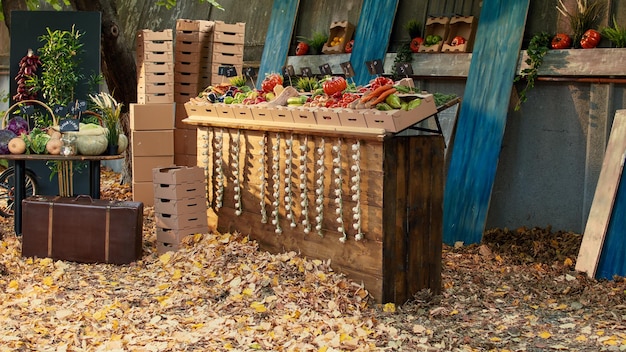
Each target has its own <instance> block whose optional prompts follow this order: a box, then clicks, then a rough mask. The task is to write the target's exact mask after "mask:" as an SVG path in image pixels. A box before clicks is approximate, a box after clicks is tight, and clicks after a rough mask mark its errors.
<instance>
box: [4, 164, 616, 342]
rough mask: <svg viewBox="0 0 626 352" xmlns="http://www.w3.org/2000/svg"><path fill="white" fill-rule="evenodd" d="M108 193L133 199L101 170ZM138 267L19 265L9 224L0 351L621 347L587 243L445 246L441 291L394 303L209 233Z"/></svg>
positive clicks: (286, 256)
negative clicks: (579, 266)
mask: <svg viewBox="0 0 626 352" xmlns="http://www.w3.org/2000/svg"><path fill="white" fill-rule="evenodd" d="M103 175H104V176H105V177H104V183H103V187H102V192H103V198H104V197H107V198H109V197H111V198H113V197H114V198H129V197H130V191H129V190H128V187H127V186H122V185H119V184H117V183H116V182H115V180H116V177H115V176H116V175H115V174H113V173H110V172H104V173H103ZM144 219H145V226H144V257H143V259H142V260H141V261H139V262H136V263H133V264H132V265H122V266H116V265H105V264H97V265H93V264H91V265H89V264H77V263H71V262H64V261H53V260H50V259H45V258H44V259H33V258H22V257H21V255H20V238H17V237H15V236H14V235H13V232H12V225H13V224H12V220H10V219H9V220H1V221H2V223H1V225H0V226H1V229H2V233H3V239H2V241H1V242H0V287H1V288H2V290H0V351H552V350H570V351H620V350H626V323H625V322H624V319H626V303H625V301H624V297H625V295H626V284H625V282H624V280H622V279H620V278H618V279H616V280H612V281H602V282H598V281H596V280H591V279H589V278H587V277H586V276H585V275H583V274H580V273H577V272H576V271H574V269H573V268H574V264H575V260H576V256H577V253H578V248H579V246H580V241H581V236H580V235H577V234H572V233H558V232H552V231H551V230H550V229H538V228H537V229H518V230H515V231H506V230H497V229H496V230H491V231H489V232H488V233H486V234H485V236H484V241H483V243H482V244H480V245H472V246H465V247H459V248H452V247H447V246H446V247H444V253H443V258H442V260H443V273H442V275H443V289H442V294H441V295H437V296H434V295H432V294H430V293H429V292H428V291H422V292H419V293H417V294H416V295H415V298H414V299H413V300H411V301H410V302H408V303H406V304H404V305H401V306H394V305H392V304H386V305H377V304H375V303H373V302H372V301H371V300H370V299H369V297H368V295H367V292H366V291H364V290H363V288H362V287H360V286H359V285H358V284H356V283H353V282H351V281H350V280H349V279H347V278H346V277H344V276H343V275H341V274H340V273H336V272H333V271H332V270H331V268H330V265H329V263H328V262H325V261H323V260H308V259H305V258H301V257H299V256H298V255H297V254H296V253H280V254H269V253H266V252H262V251H259V250H258V247H257V245H256V244H255V243H254V241H250V240H249V239H248V238H246V237H245V236H241V235H238V234H216V233H214V234H202V235H196V236H195V237H193V238H189V239H188V240H187V241H186V242H185V244H184V245H183V247H182V249H181V250H179V251H178V252H170V253H167V254H164V255H158V254H157V253H156V249H155V248H156V247H155V243H154V240H155V236H154V232H155V228H154V223H153V221H152V219H153V213H152V209H151V208H146V209H145V213H144Z"/></svg>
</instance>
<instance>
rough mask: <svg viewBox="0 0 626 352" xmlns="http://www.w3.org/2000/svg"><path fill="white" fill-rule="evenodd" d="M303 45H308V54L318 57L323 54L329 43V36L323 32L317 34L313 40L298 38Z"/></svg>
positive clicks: (314, 34)
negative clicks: (323, 49) (325, 46)
mask: <svg viewBox="0 0 626 352" xmlns="http://www.w3.org/2000/svg"><path fill="white" fill-rule="evenodd" d="M298 40H300V41H301V42H303V43H306V44H307V45H308V52H309V53H310V54H312V55H318V54H319V53H321V52H322V48H323V47H324V44H326V42H327V41H328V36H327V35H326V34H324V33H322V32H315V33H313V36H312V37H311V38H306V37H298Z"/></svg>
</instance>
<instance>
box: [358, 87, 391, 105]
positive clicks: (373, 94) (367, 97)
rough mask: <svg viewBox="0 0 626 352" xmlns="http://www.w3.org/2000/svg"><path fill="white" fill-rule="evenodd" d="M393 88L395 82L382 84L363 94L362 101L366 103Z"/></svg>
mask: <svg viewBox="0 0 626 352" xmlns="http://www.w3.org/2000/svg"><path fill="white" fill-rule="evenodd" d="M391 88H393V84H386V85H384V86H380V87H378V88H376V89H374V90H373V91H371V92H370V93H369V94H366V95H364V96H362V97H361V103H365V102H367V101H368V100H371V99H374V98H375V97H377V96H379V95H380V94H381V93H382V92H384V91H386V90H389V89H391Z"/></svg>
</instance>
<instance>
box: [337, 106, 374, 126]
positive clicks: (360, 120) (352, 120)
mask: <svg viewBox="0 0 626 352" xmlns="http://www.w3.org/2000/svg"><path fill="white" fill-rule="evenodd" d="M338 115H339V121H341V126H344V127H367V122H366V121H365V116H363V114H361V113H360V112H359V111H358V110H353V109H346V110H341V111H339V113H338Z"/></svg>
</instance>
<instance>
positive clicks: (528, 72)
mask: <svg viewBox="0 0 626 352" xmlns="http://www.w3.org/2000/svg"><path fill="white" fill-rule="evenodd" d="M551 40H552V36H550V35H549V34H548V33H546V32H541V33H539V34H535V35H534V36H533V37H532V39H531V40H530V43H529V44H528V49H526V54H527V55H528V58H527V59H526V64H528V66H529V67H528V68H525V69H523V70H522V74H521V75H520V76H517V77H515V82H517V81H519V80H521V79H522V78H526V86H525V87H524V89H522V91H520V92H519V101H518V103H517V105H516V106H515V111H517V110H519V109H520V107H521V104H522V103H524V102H526V100H528V97H527V96H526V93H527V92H528V90H530V89H531V88H533V87H534V86H535V79H536V78H537V76H538V73H537V72H538V71H539V67H540V66H541V65H542V64H543V57H544V56H545V55H546V53H547V52H548V50H549V46H550V41H551Z"/></svg>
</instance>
